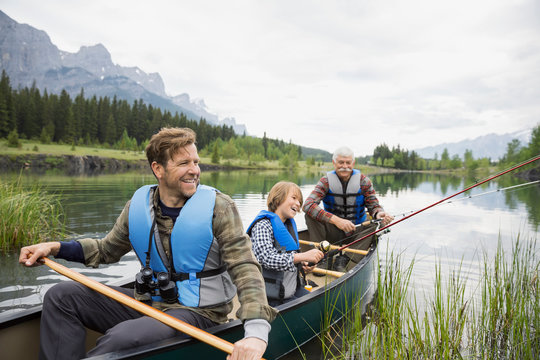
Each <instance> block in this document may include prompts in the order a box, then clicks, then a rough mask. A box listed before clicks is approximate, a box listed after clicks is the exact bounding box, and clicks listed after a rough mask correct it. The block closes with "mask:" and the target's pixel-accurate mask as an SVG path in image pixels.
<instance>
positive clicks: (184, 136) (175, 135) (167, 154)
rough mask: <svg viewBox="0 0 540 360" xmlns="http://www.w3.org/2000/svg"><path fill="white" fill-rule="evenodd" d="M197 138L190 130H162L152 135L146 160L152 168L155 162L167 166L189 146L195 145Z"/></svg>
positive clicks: (147, 147) (147, 148)
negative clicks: (182, 149) (178, 152)
mask: <svg viewBox="0 0 540 360" xmlns="http://www.w3.org/2000/svg"><path fill="white" fill-rule="evenodd" d="M196 138H197V136H196V135H195V132H194V131H193V130H191V129H190V128H162V129H161V130H160V131H159V132H158V133H157V134H154V135H152V137H151V138H150V142H149V143H148V145H147V146H146V150H145V151H146V158H147V159H148V162H149V163H150V166H151V165H152V163H153V162H154V161H155V162H157V163H158V164H161V165H163V166H167V162H168V161H169V159H172V157H173V156H174V155H175V154H176V152H177V151H178V150H179V149H180V148H183V147H185V146H187V145H191V144H195V142H196Z"/></svg>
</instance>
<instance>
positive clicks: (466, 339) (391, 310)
mask: <svg viewBox="0 0 540 360" xmlns="http://www.w3.org/2000/svg"><path fill="white" fill-rule="evenodd" d="M413 264H414V261H413V262H411V264H410V265H408V266H405V265H404V264H402V261H401V259H400V256H394V254H393V253H390V254H389V255H387V257H386V262H385V264H384V266H382V267H381V270H380V272H379V274H378V276H377V285H378V291H377V294H376V299H375V302H374V304H373V308H372V310H371V311H370V312H368V313H367V314H360V312H359V311H357V312H356V313H355V314H353V316H352V317H350V318H348V321H349V323H348V324H347V328H348V331H349V334H348V335H347V336H346V341H345V343H344V346H345V347H346V349H342V351H341V354H339V356H335V357H334V358H338V359H539V358H540V331H539V329H540V300H539V299H540V296H539V295H540V292H539V283H538V282H539V279H538V275H539V271H540V269H539V266H540V265H539V257H538V254H537V251H536V241H529V242H527V243H526V245H525V246H523V244H522V243H521V241H520V240H519V238H518V240H517V241H516V242H515V245H514V248H513V250H512V256H511V258H510V259H509V260H508V261H507V259H506V258H505V253H504V251H503V249H502V246H501V245H500V244H499V246H498V248H497V251H496V254H495V258H494V259H489V257H488V256H487V255H486V254H484V258H483V263H482V268H481V269H480V270H481V272H480V273H481V275H482V276H481V278H480V281H479V283H478V284H467V279H465V276H464V275H463V274H462V272H461V265H460V266H459V267H458V268H457V269H454V270H453V271H451V272H450V274H449V276H448V279H447V280H446V281H445V280H444V279H443V276H442V273H443V272H442V269H441V265H440V264H438V265H437V266H436V268H435V272H434V274H435V276H434V286H433V293H432V294H424V296H425V301H424V304H425V305H424V304H423V306H419V305H418V302H417V297H416V296H417V294H416V293H413V292H410V289H411V277H412V274H413V272H412V269H413ZM468 281H469V282H470V281H471V280H470V279H469V280H468ZM471 286H472V287H471ZM467 289H477V291H475V292H472V294H471V295H466V294H468V292H467V291H466V290H467ZM362 315H364V317H362ZM365 315H367V318H368V320H369V321H367V322H366V321H365V319H366V316H365Z"/></svg>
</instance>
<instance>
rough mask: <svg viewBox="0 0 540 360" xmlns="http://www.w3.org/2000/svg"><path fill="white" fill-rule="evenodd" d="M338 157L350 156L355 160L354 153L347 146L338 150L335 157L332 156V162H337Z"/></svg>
mask: <svg viewBox="0 0 540 360" xmlns="http://www.w3.org/2000/svg"><path fill="white" fill-rule="evenodd" d="M338 156H347V157H348V156H350V157H352V158H353V160H354V152H353V151H352V150H351V149H350V148H348V147H346V146H342V147H339V148H337V149H336V151H334V155H332V160H333V161H335V160H336V159H337V157H338Z"/></svg>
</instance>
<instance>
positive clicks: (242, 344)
mask: <svg viewBox="0 0 540 360" xmlns="http://www.w3.org/2000/svg"><path fill="white" fill-rule="evenodd" d="M265 350H266V342H264V341H263V340H261V339H259V338H256V337H248V338H244V339H242V340H239V341H237V342H235V343H234V348H233V352H232V354H231V355H229V356H227V360H260V359H261V358H262V356H263V355H264V351H265Z"/></svg>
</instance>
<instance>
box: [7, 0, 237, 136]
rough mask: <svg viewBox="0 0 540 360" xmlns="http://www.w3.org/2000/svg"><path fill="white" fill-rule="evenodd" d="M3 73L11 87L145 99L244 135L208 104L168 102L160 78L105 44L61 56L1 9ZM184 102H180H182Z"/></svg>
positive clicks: (186, 98)
mask: <svg viewBox="0 0 540 360" xmlns="http://www.w3.org/2000/svg"><path fill="white" fill-rule="evenodd" d="M0 69H3V70H5V71H6V73H7V75H8V76H9V78H10V81H11V85H12V87H13V88H17V87H19V86H20V87H25V86H28V87H30V86H32V85H33V84H35V85H36V87H37V88H38V89H40V90H42V91H43V90H45V89H47V91H48V92H49V93H60V92H61V91H62V89H65V90H66V91H67V92H68V93H69V94H70V96H71V97H75V96H77V95H78V94H79V93H80V92H81V88H84V94H85V96H87V97H89V96H93V95H96V96H98V97H100V96H108V97H113V96H114V95H116V96H117V97H118V98H120V99H125V100H127V101H128V102H129V103H132V102H133V101H134V100H138V99H142V100H143V101H144V102H145V103H147V104H152V105H153V106H155V107H159V108H161V109H163V110H169V111H171V112H172V113H175V112H178V113H184V114H185V115H186V116H187V117H188V118H191V119H194V120H199V119H200V118H201V117H204V118H206V120H207V121H208V122H210V123H213V124H216V125H222V124H226V125H231V126H233V128H234V129H235V131H236V132H237V133H238V134H242V133H244V132H245V131H246V129H245V126H244V125H237V124H236V122H235V121H234V119H232V121H231V119H223V120H220V119H219V118H218V116H216V115H214V114H211V113H209V112H208V111H207V108H206V105H204V101H202V103H201V102H192V101H191V100H190V99H189V95H188V94H182V95H178V96H175V97H169V96H168V95H167V94H166V92H165V85H164V82H163V79H162V78H161V76H160V75H159V74H158V73H150V74H147V73H146V72H144V71H143V70H141V69H139V68H138V67H123V66H120V65H117V64H114V63H113V61H112V59H111V54H110V53H109V51H108V50H107V49H106V48H105V47H104V46H103V45H102V44H97V45H94V46H83V47H81V48H80V50H79V51H78V52H76V53H69V52H66V51H62V50H60V49H58V48H57V47H56V45H54V44H53V43H52V42H51V39H50V38H49V36H48V35H47V33H46V32H44V31H41V30H38V29H35V28H33V27H32V26H30V25H27V24H19V23H17V22H16V21H14V20H13V19H11V18H10V17H9V16H7V15H6V14H5V13H4V12H2V11H1V10H0ZM178 99H180V100H178Z"/></svg>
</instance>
